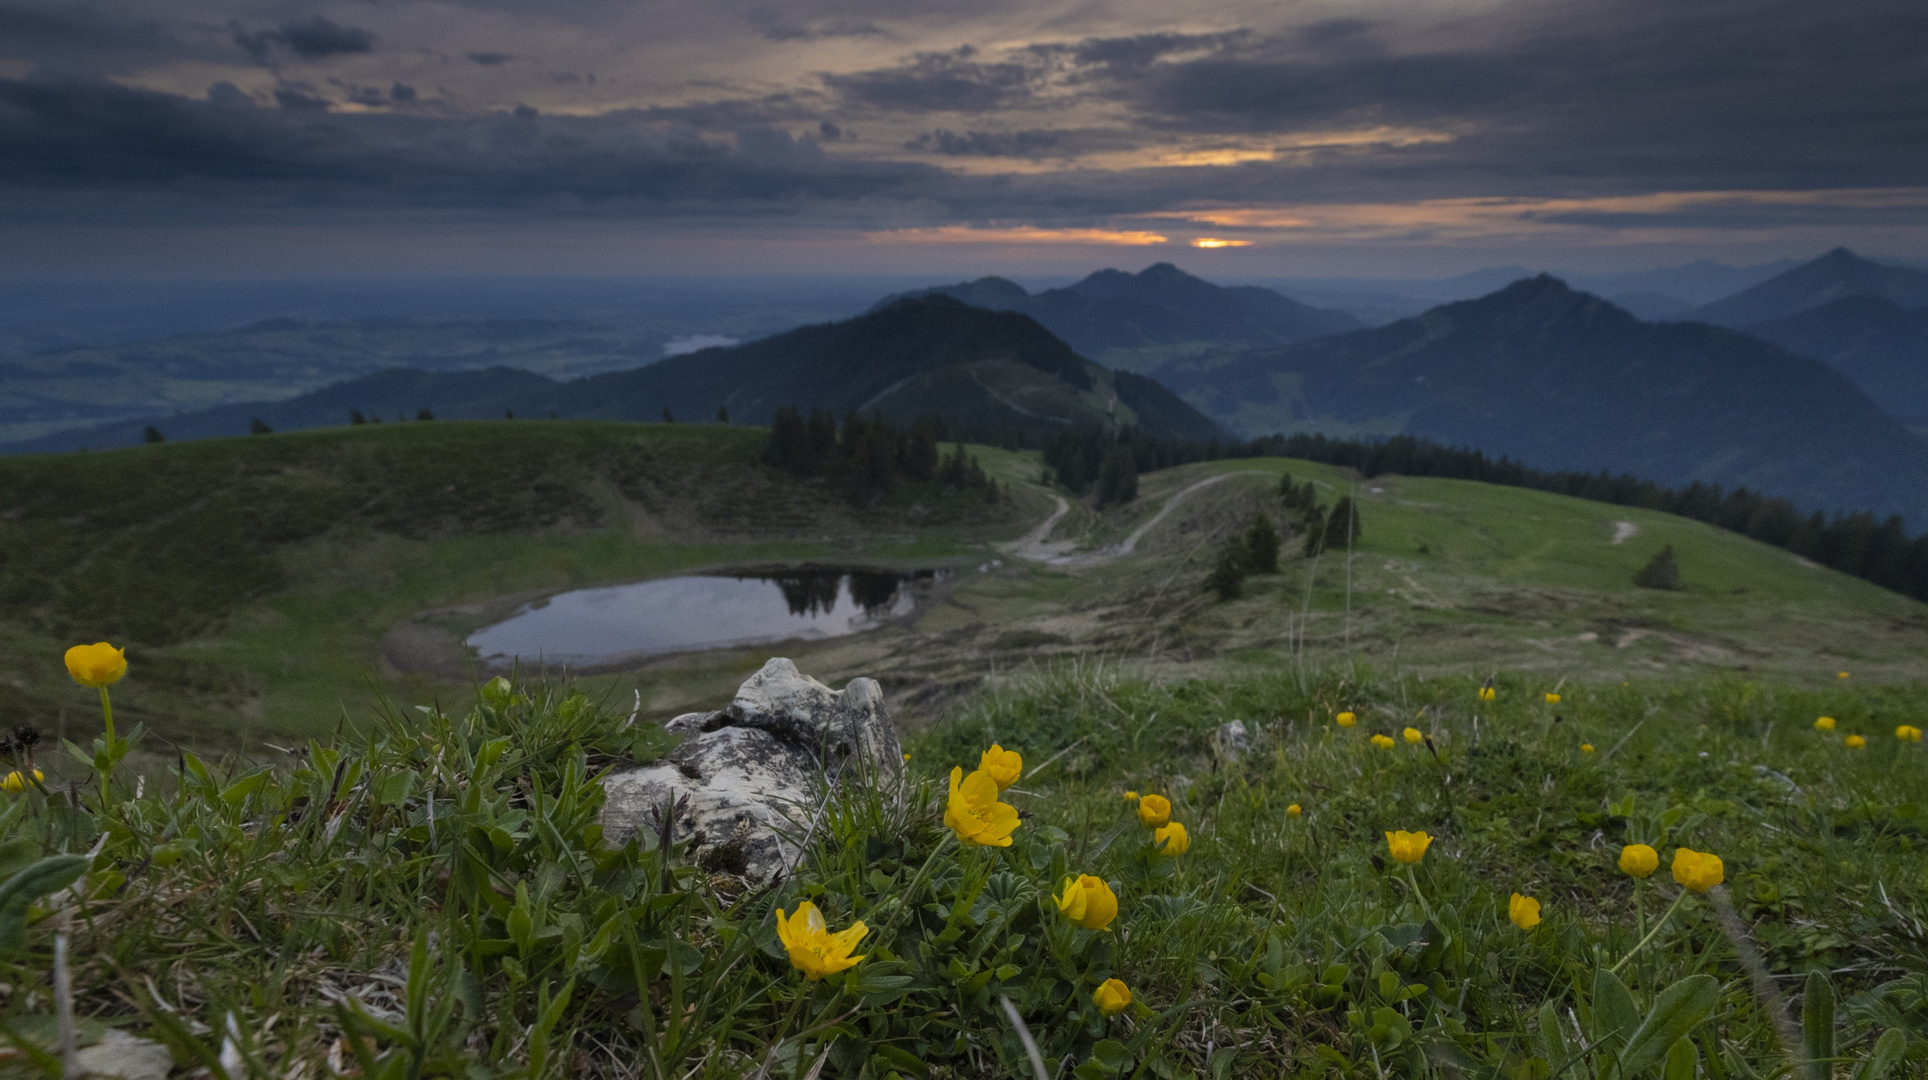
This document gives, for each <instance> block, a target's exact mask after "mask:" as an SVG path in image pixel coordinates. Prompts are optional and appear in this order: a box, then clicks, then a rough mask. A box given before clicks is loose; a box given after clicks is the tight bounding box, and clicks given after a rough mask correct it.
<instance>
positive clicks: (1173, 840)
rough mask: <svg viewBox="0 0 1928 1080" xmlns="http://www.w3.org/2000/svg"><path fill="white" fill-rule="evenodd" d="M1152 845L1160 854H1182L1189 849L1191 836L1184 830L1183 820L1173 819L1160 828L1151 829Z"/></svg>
mask: <svg viewBox="0 0 1928 1080" xmlns="http://www.w3.org/2000/svg"><path fill="white" fill-rule="evenodd" d="M1151 842H1152V846H1153V847H1155V848H1157V849H1158V853H1159V854H1160V855H1183V854H1185V852H1187V851H1189V850H1191V846H1192V838H1191V836H1190V835H1188V834H1187V833H1186V832H1185V825H1184V823H1183V822H1178V821H1174V822H1172V823H1171V824H1170V825H1167V826H1165V827H1164V828H1162V829H1156V830H1153V832H1152V834H1151Z"/></svg>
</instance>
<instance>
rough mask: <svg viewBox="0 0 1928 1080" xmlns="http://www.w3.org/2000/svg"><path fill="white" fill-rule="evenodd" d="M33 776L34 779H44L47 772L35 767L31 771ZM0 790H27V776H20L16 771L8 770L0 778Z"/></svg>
mask: <svg viewBox="0 0 1928 1080" xmlns="http://www.w3.org/2000/svg"><path fill="white" fill-rule="evenodd" d="M33 778H34V779H35V780H45V779H46V778H47V774H46V773H44V772H41V771H40V770H39V769H35V770H34V771H33ZM0 790H6V791H25V790H27V778H26V777H24V776H21V775H20V774H19V773H18V772H10V773H8V774H7V775H6V777H5V778H4V779H0Z"/></svg>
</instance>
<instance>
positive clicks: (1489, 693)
mask: <svg viewBox="0 0 1928 1080" xmlns="http://www.w3.org/2000/svg"><path fill="white" fill-rule="evenodd" d="M1497 697H1499V692H1498V691H1497V690H1494V689H1493V684H1492V683H1490V682H1489V683H1487V684H1486V685H1485V686H1482V687H1480V688H1479V699H1480V700H1481V701H1492V700H1493V699H1494V698H1497Z"/></svg>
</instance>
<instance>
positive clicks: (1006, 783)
mask: <svg viewBox="0 0 1928 1080" xmlns="http://www.w3.org/2000/svg"><path fill="white" fill-rule="evenodd" d="M977 769H978V771H979V772H981V773H984V774H985V775H987V776H989V777H990V778H991V779H992V780H995V781H997V789H998V790H999V791H1003V790H1004V789H1005V788H1008V787H1010V786H1011V785H1012V784H1015V783H1017V782H1018V774H1019V773H1022V772H1023V771H1024V758H1022V757H1020V756H1019V755H1018V752H1017V751H1015V750H1006V749H1005V748H1003V747H1002V746H999V745H998V744H996V743H992V744H991V748H990V749H989V750H986V751H984V756H983V757H981V758H979V759H978V762H977Z"/></svg>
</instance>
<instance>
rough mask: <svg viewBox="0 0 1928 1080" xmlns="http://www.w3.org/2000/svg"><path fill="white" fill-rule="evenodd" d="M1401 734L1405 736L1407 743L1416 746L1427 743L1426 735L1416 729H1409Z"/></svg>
mask: <svg viewBox="0 0 1928 1080" xmlns="http://www.w3.org/2000/svg"><path fill="white" fill-rule="evenodd" d="M1401 734H1403V735H1405V736H1406V741H1407V742H1409V743H1412V744H1413V745H1414V746H1417V745H1419V744H1420V743H1422V742H1425V741H1426V736H1425V734H1424V733H1423V732H1421V731H1420V730H1419V729H1418V728H1416V727H1409V728H1407V729H1406V730H1405V731H1403V732H1401Z"/></svg>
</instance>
